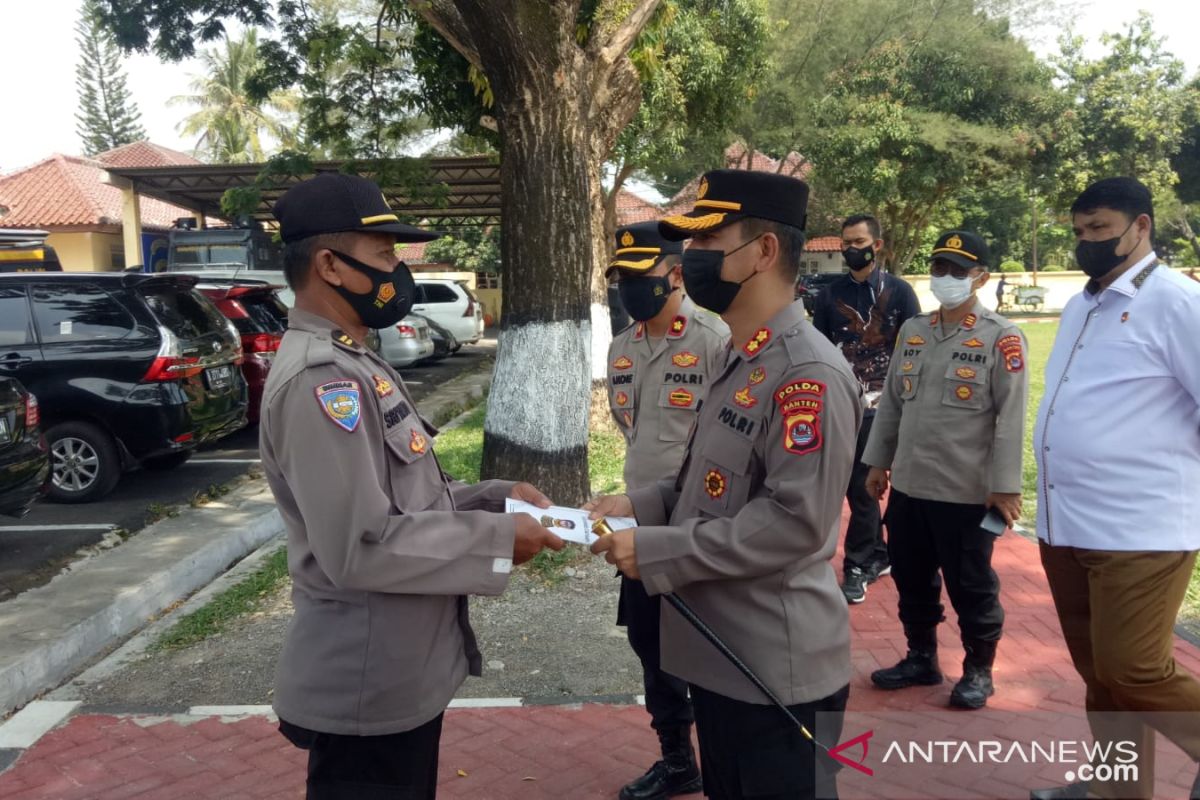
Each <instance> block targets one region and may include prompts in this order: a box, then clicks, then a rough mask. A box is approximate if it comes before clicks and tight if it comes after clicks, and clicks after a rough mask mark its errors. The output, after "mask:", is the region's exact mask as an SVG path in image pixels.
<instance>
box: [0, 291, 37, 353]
mask: <svg viewBox="0 0 1200 800" xmlns="http://www.w3.org/2000/svg"><path fill="white" fill-rule="evenodd" d="M32 341H33V334H32V332H31V331H30V326H29V302H28V301H27V300H26V299H25V287H24V286H19V287H18V286H12V287H5V288H3V289H0V347H7V346H9V345H15V344H29V343H31V342H32Z"/></svg>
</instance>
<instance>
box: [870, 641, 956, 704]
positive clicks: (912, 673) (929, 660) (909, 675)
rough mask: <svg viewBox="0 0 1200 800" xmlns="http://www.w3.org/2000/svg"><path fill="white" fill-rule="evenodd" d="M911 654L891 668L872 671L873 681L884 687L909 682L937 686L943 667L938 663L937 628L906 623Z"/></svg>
mask: <svg viewBox="0 0 1200 800" xmlns="http://www.w3.org/2000/svg"><path fill="white" fill-rule="evenodd" d="M904 635H905V636H906V637H907V638H908V655H906V656H905V657H904V660H902V661H901V662H900V663H899V664H897V665H896V666H894V667H891V668H890V669H877V670H875V671H874V672H872V673H871V682H872V683H874V684H875V685H876V686H878V687H879V688H880V689H906V688H908V687H909V686H937V685H938V684H939V683H941V682H942V671H941V670H940V669H938V663H937V628H919V629H918V628H909V627H905V629H904Z"/></svg>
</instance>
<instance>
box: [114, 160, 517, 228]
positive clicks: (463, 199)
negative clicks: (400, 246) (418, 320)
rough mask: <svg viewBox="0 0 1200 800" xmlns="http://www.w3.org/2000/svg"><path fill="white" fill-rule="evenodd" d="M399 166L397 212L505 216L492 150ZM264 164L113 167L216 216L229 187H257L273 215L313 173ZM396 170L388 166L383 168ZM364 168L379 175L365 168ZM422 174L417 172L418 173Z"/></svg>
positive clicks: (443, 221)
mask: <svg viewBox="0 0 1200 800" xmlns="http://www.w3.org/2000/svg"><path fill="white" fill-rule="evenodd" d="M394 163H395V164H396V165H397V166H398V169H397V170H394V171H395V172H397V173H400V174H406V175H408V176H409V177H408V178H407V179H405V180H391V181H385V182H384V183H383V185H381V186H380V188H381V189H382V190H383V194H384V196H385V197H386V198H387V200H388V204H389V205H391V207H392V209H393V210H394V211H395V212H396V213H397V214H401V215H404V216H408V217H411V218H412V219H414V220H417V221H422V220H429V221H430V222H431V223H432V224H433V225H434V226H436V227H439V228H447V227H456V226H461V225H464V224H485V225H487V224H495V223H497V222H499V221H500V165H499V163H498V162H497V161H496V160H495V159H494V158H493V157H491V156H467V157H462V158H433V159H428V160H425V161H424V162H423V163H424V165H425V167H426V169H425V170H422V169H421V168H420V166H415V167H414V164H417V165H419V164H420V163H422V162H419V161H415V160H404V161H396V162H394ZM345 164H346V162H344V161H317V162H313V165H312V167H313V173H314V174H315V173H318V172H340V171H342V170H343V167H344V166H345ZM263 168H264V165H263V164H181V165H175V166H163V167H109V169H108V172H109V174H110V175H112V176H113V177H114V178H116V179H117V180H116V181H114V182H115V183H117V184H118V185H124V186H131V187H132V189H133V191H134V192H135V193H136V194H138V195H142V196H145V197H154V198H157V199H159V200H164V201H166V202H168V203H172V204H174V205H177V206H182V207H184V208H189V209H192V210H193V211H196V212H198V213H200V214H205V215H207V216H212V217H223V216H226V215H225V214H223V213H222V211H221V196H222V195H223V194H224V193H225V191H226V190H227V189H234V188H250V187H257V188H258V189H259V191H260V192H261V194H262V199H261V201H260V202H259V204H258V208H256V209H255V210H254V212H253V217H254V218H255V219H257V220H260V221H263V222H267V221H270V220H273V219H274V218H273V216H272V214H271V208H272V207H273V206H274V205H275V201H276V200H277V199H279V196H280V195H282V194H283V193H284V192H286V191H287V190H288V189H289V188H290V187H291V186H293V185H294V184H296V183H298V182H299V181H301V180H303V179H304V178H307V177H312V175H311V174H310V175H299V176H295V175H290V176H279V177H262V173H263ZM392 171H393V170H387V169H385V170H384V172H392ZM359 174H362V175H364V176H366V177H369V178H372V179H374V180H378V179H379V178H378V173H375V172H373V171H371V170H370V169H367V168H364V169H362V170H359ZM414 174H415V175H419V176H420V177H417V178H413V177H412V176H413V175H414Z"/></svg>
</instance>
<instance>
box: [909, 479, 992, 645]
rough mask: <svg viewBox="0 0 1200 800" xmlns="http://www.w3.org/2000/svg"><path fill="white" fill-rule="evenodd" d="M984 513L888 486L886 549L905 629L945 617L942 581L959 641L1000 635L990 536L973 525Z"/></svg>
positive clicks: (987, 639) (931, 624)
mask: <svg viewBox="0 0 1200 800" xmlns="http://www.w3.org/2000/svg"><path fill="white" fill-rule="evenodd" d="M986 513H987V509H986V507H984V506H983V505H974V504H965V503H943V502H940V501H938V500H921V499H918V498H915V497H909V496H908V495H906V494H904V493H903V492H899V491H897V490H896V489H895V488H894V487H893V488H892V490H891V495H890V498H889V500H888V509H887V523H888V554H889V555H890V556H891V560H892V579H893V580H895V582H896V589H897V591H899V593H900V622H902V623H903V624H904V626H905V627H906V628H910V627H911V628H917V629H928V628H933V627H935V626H936V625H937V624H938V623H939V622H941V621H942V620H944V619H945V616H944V615H943V612H944V610H945V609H944V607H943V606H942V602H941V598H942V581H943V580H945V583H946V593H947V594H949V595H950V603H951V605H953V606H954V611H955V612H956V613H957V614H958V627H959V629H960V630H961V631H962V638H963V640H964V641H969V640H977V641H984V642H994V641H998V640H999V639H1000V631H1001V628H1002V627H1003V625H1004V609H1003V608H1001V606H1000V578H999V577H998V576H997V575H996V571H995V570H993V569H992V547H993V546H994V544H995V542H996V537H995V536H993V535H992V534H990V533H988V532H987V531H985V530H983V529H982V528H980V527H979V523H980V522H981V521H982V520H983V517H984V514H986ZM939 571H940V574H939Z"/></svg>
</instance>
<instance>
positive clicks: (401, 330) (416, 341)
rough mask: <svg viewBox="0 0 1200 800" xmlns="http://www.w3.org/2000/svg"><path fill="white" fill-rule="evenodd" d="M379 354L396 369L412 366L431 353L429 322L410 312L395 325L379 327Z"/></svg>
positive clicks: (431, 342)
mask: <svg viewBox="0 0 1200 800" xmlns="http://www.w3.org/2000/svg"><path fill="white" fill-rule="evenodd" d="M378 333H379V355H381V356H383V360H384V361H386V362H388V363H389V364H391V365H392V366H393V367H396V368H397V369H399V368H401V367H408V366H412V365H413V364H415V363H417V362H418V361H420V360H421V359H423V358H428V357H429V356H431V355H433V337H431V336H430V335H429V323H428V322H426V321H425V320H423V319H421V318H420V317H419V316H417V315H415V314H410V315H408V316H407V317H405V318H404V319H402V320H400V321H399V322H398V323H396V324H395V325H392V326H390V327H387V328H380V329H379V331H378Z"/></svg>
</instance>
